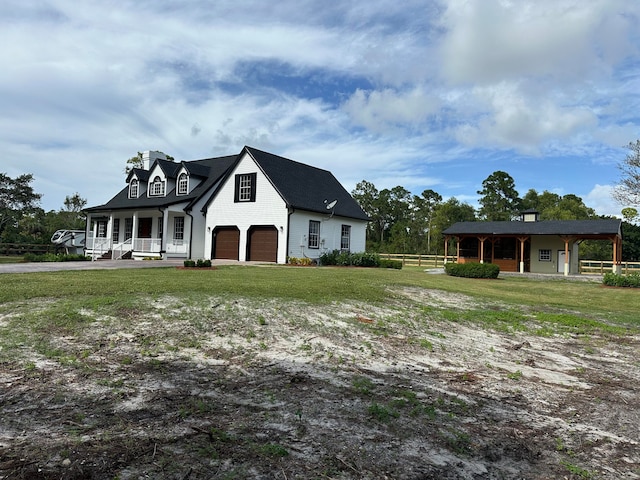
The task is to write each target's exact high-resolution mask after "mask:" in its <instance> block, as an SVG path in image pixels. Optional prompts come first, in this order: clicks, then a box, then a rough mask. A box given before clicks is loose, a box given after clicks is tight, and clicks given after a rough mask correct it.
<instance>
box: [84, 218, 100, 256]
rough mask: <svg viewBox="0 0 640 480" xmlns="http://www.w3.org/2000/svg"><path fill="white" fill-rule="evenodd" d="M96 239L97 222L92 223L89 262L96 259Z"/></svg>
mask: <svg viewBox="0 0 640 480" xmlns="http://www.w3.org/2000/svg"><path fill="white" fill-rule="evenodd" d="M97 238H98V222H96V221H94V222H93V245H91V261H92V262H93V261H95V259H96V239H97ZM85 242H86V240H85Z"/></svg>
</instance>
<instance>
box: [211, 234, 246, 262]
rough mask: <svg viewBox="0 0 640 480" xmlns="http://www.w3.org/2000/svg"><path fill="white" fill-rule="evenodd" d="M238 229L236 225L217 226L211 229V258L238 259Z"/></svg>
mask: <svg viewBox="0 0 640 480" xmlns="http://www.w3.org/2000/svg"><path fill="white" fill-rule="evenodd" d="M239 252H240V230H238V229H237V228H236V227H218V228H216V229H215V230H214V231H213V255H212V257H213V258H224V259H228V260H238V259H239V258H240V257H239Z"/></svg>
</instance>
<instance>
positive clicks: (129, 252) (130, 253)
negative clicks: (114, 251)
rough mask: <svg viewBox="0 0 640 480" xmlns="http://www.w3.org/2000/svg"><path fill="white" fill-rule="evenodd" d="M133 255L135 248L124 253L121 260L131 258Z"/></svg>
mask: <svg viewBox="0 0 640 480" xmlns="http://www.w3.org/2000/svg"><path fill="white" fill-rule="evenodd" d="M132 256H133V250H129V251H128V252H127V253H125V254H123V255H122V257H120V259H121V260H131V257H132Z"/></svg>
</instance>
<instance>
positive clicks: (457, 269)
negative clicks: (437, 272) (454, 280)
mask: <svg viewBox="0 0 640 480" xmlns="http://www.w3.org/2000/svg"><path fill="white" fill-rule="evenodd" d="M444 271H445V273H446V274H447V275H451V276H452V277H466V278H498V275H499V274H500V267H499V266H498V265H496V264H494V263H447V264H446V265H445V267H444Z"/></svg>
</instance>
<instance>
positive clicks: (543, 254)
mask: <svg viewBox="0 0 640 480" xmlns="http://www.w3.org/2000/svg"><path fill="white" fill-rule="evenodd" d="M538 261H540V262H550V261H551V250H550V249H547V248H541V249H540V250H538Z"/></svg>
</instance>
